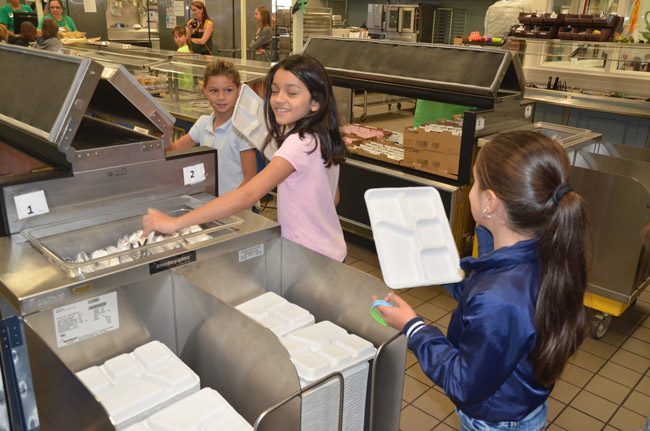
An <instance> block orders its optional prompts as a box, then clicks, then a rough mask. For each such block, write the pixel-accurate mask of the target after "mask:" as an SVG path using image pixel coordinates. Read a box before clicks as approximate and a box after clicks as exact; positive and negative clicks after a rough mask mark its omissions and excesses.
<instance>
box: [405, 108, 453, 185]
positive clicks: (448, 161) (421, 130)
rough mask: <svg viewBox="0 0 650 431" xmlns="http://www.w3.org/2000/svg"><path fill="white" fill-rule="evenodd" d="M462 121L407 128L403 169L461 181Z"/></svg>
mask: <svg viewBox="0 0 650 431" xmlns="http://www.w3.org/2000/svg"><path fill="white" fill-rule="evenodd" d="M461 135H462V119H461V120H460V122H459V121H458V119H457V118H455V121H449V120H442V121H439V122H438V124H423V125H422V126H420V127H418V128H411V127H408V128H406V129H404V161H403V162H402V165H403V166H407V167H410V168H413V169H418V170H421V171H425V172H430V173H432V174H436V175H440V176H442V177H446V178H452V179H458V162H459V157H460V141H461Z"/></svg>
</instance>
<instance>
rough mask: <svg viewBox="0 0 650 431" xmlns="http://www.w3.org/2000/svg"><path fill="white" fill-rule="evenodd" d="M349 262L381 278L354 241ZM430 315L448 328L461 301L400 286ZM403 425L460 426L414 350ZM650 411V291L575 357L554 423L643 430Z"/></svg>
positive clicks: (417, 430)
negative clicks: (600, 336)
mask: <svg viewBox="0 0 650 431" xmlns="http://www.w3.org/2000/svg"><path fill="white" fill-rule="evenodd" d="M346 263H348V264H349V265H351V266H353V267H355V268H357V269H360V270H362V271H365V272H368V273H370V274H372V275H374V276H376V277H380V278H381V270H380V269H379V265H378V261H377V256H376V255H375V254H374V253H373V252H371V251H368V250H366V249H364V248H361V247H359V246H357V245H354V244H348V259H347V261H346ZM398 293H400V296H401V297H402V298H404V299H405V300H406V301H407V302H408V303H409V304H410V305H411V306H412V307H413V308H414V309H415V311H416V312H417V313H418V314H419V315H420V316H422V317H424V319H425V320H426V321H427V323H434V324H436V325H438V326H439V327H441V328H444V329H446V328H447V325H448V322H449V318H450V316H451V312H452V311H453V310H454V308H455V307H456V301H455V300H454V299H453V298H452V297H451V296H449V295H448V294H447V291H446V290H445V289H443V288H441V287H438V286H433V287H421V288H415V289H405V290H401V291H398ZM406 355H407V358H406V370H405V375H404V391H403V395H402V399H403V401H402V418H401V426H400V429H401V430H402V431H424V430H436V431H438V430H455V429H458V419H457V417H456V414H455V413H454V406H453V404H452V402H451V401H450V400H449V398H447V397H446V396H445V394H444V393H443V391H442V389H441V388H439V387H437V386H435V385H434V384H432V383H431V381H430V380H429V379H428V378H427V377H426V376H425V375H424V373H423V372H422V370H421V368H420V366H419V363H418V362H417V360H416V358H415V356H414V355H413V354H412V353H411V352H408V353H407V354H406ZM648 415H650V291H645V292H643V293H642V294H641V296H640V297H639V299H638V301H637V303H636V304H635V306H634V307H631V308H629V309H628V310H627V311H626V312H625V313H624V314H623V315H622V316H621V317H619V318H614V319H613V321H612V323H611V325H610V327H609V330H608V332H607V333H606V334H605V336H604V337H603V338H602V339H600V340H594V339H592V338H587V339H586V340H585V341H584V343H583V344H582V346H580V349H579V350H578V352H577V353H576V354H575V355H574V356H573V357H572V358H571V359H570V361H569V364H568V365H567V367H566V369H565V370H564V373H563V374H562V377H561V379H560V380H559V381H558V382H557V384H556V385H555V389H554V390H553V392H552V393H551V398H550V399H549V416H548V420H549V427H548V430H549V431H557V430H566V431H573V430H580V431H582V430H589V431H591V430H621V431H637V430H642V429H643V426H644V424H645V422H646V418H647V417H648Z"/></svg>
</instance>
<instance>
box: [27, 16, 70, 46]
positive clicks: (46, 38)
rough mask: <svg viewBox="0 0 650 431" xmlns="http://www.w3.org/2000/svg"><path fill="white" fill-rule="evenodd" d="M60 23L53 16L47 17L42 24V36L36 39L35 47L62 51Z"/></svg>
mask: <svg viewBox="0 0 650 431" xmlns="http://www.w3.org/2000/svg"><path fill="white" fill-rule="evenodd" d="M58 35H59V25H58V24H57V23H56V21H54V20H53V19H52V18H45V19H44V20H43V22H42V25H41V37H38V38H37V39H36V43H35V44H34V48H36V49H44V50H46V51H53V52H60V51H61V49H63V44H62V43H61V41H60V40H59V37H58Z"/></svg>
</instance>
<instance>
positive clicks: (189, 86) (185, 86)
mask: <svg viewBox="0 0 650 431" xmlns="http://www.w3.org/2000/svg"><path fill="white" fill-rule="evenodd" d="M172 36H173V37H174V42H176V45H177V46H178V49H177V50H176V51H178V52H182V53H184V54H190V53H191V51H190V45H189V43H188V37H187V29H186V28H185V27H181V26H180V25H177V26H176V27H174V30H172ZM179 72H180V73H179V74H178V88H180V89H181V90H186V91H194V78H193V77H192V71H191V70H185V71H182V70H179Z"/></svg>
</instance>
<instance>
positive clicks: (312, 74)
mask: <svg viewBox="0 0 650 431" xmlns="http://www.w3.org/2000/svg"><path fill="white" fill-rule="evenodd" d="M266 82H267V87H266V93H265V101H266V108H265V109H266V111H265V116H266V121H267V124H268V126H269V129H270V132H271V134H270V137H269V142H270V140H271V139H273V140H275V142H276V143H277V145H278V150H277V151H276V152H275V154H274V155H273V158H272V159H271V162H270V163H269V164H268V165H267V167H266V168H264V169H263V170H262V171H261V172H260V173H258V174H257V175H256V176H255V177H253V179H251V180H250V181H249V182H248V183H246V184H244V185H243V186H241V187H240V188H238V189H236V190H233V191H232V192H230V193H226V194H224V195H223V196H220V197H218V198H216V199H213V200H212V201H210V202H208V203H207V204H205V205H203V206H201V207H200V208H197V209H195V210H193V211H190V212H188V213H186V214H184V215H182V216H180V217H177V218H174V217H169V216H168V215H166V214H164V213H161V212H160V211H157V210H154V209H149V210H148V211H147V214H146V215H145V216H144V217H143V228H144V235H147V234H148V233H149V232H150V231H158V232H161V233H167V234H169V233H173V232H176V231H177V230H179V229H181V228H183V227H186V226H191V225H194V224H200V223H205V222H207V221H210V220H215V219H220V218H224V217H227V216H229V215H231V214H234V213H236V212H239V211H242V210H244V209H249V208H251V207H252V206H253V205H254V204H255V202H257V201H258V200H259V199H260V198H262V197H263V196H265V195H266V194H267V193H268V192H270V191H271V190H273V188H275V187H277V188H278V221H279V222H280V226H281V229H282V236H283V237H284V238H286V239H288V240H291V241H293V242H296V243H298V244H300V245H302V246H304V247H307V248H309V249H312V250H314V251H317V252H318V253H321V254H324V255H326V256H329V257H331V258H332V259H335V260H338V261H343V259H344V258H345V255H346V253H347V250H346V245H345V241H344V239H343V230H342V229H341V224H340V222H339V219H338V216H337V214H336V204H338V200H339V189H338V180H339V165H340V163H341V162H342V161H343V154H344V150H345V146H344V144H343V139H342V137H341V134H340V132H339V125H338V113H337V109H336V100H335V99H334V94H333V92H332V84H331V82H330V79H329V77H328V76H327V73H326V72H325V68H324V67H323V65H322V64H320V62H319V61H318V60H316V59H315V58H313V57H310V56H305V55H292V56H289V57H287V58H285V59H284V60H282V61H281V62H280V63H278V64H276V65H275V66H273V67H272V68H271V70H269V73H268V75H267V77H266Z"/></svg>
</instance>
